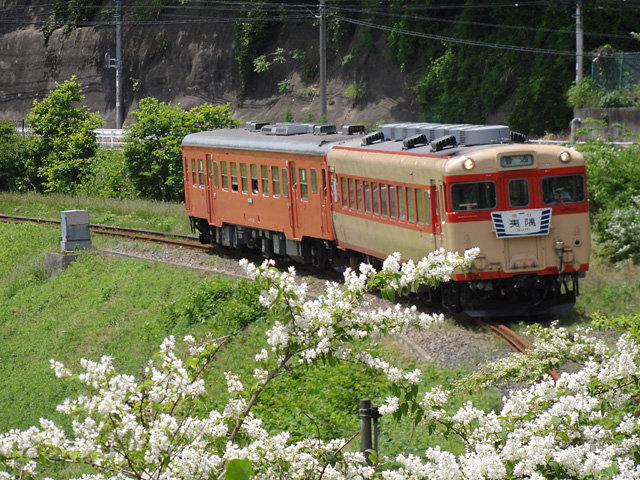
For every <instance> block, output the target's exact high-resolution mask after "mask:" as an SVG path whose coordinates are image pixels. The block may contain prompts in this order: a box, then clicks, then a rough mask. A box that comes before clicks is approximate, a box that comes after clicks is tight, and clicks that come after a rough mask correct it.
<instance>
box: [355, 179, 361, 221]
mask: <svg viewBox="0 0 640 480" xmlns="http://www.w3.org/2000/svg"><path fill="white" fill-rule="evenodd" d="M356 207H357V208H358V212H359V213H362V180H356Z"/></svg>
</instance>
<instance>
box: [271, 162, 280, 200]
mask: <svg viewBox="0 0 640 480" xmlns="http://www.w3.org/2000/svg"><path fill="white" fill-rule="evenodd" d="M271 182H272V183H273V196H274V197H279V196H280V170H279V169H278V167H271Z"/></svg>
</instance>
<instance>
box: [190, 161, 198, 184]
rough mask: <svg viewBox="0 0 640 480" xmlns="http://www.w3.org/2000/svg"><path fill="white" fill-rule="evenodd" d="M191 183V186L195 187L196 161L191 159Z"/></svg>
mask: <svg viewBox="0 0 640 480" xmlns="http://www.w3.org/2000/svg"><path fill="white" fill-rule="evenodd" d="M191 183H192V184H193V186H196V185H197V183H196V159H195V158H192V159H191Z"/></svg>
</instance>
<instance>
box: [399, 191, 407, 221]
mask: <svg viewBox="0 0 640 480" xmlns="http://www.w3.org/2000/svg"><path fill="white" fill-rule="evenodd" d="M405 203H406V198H405V189H404V188H403V187H398V220H400V221H401V222H406V221H407V215H406V208H405Z"/></svg>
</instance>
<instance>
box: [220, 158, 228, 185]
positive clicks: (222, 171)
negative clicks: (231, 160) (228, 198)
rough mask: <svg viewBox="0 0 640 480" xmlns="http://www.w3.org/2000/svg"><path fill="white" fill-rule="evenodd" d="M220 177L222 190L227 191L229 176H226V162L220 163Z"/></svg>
mask: <svg viewBox="0 0 640 480" xmlns="http://www.w3.org/2000/svg"><path fill="white" fill-rule="evenodd" d="M220 176H221V177H222V189H223V190H229V175H228V174H227V162H220Z"/></svg>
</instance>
